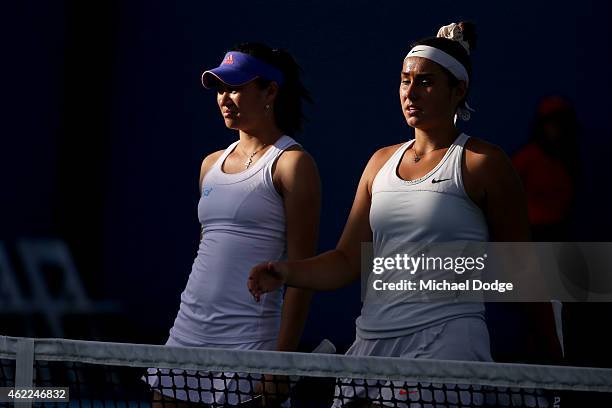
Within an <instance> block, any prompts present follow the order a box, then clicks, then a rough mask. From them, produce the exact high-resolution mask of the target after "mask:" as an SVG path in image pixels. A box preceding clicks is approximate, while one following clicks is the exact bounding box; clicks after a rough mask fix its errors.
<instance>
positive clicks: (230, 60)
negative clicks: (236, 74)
mask: <svg viewBox="0 0 612 408" xmlns="http://www.w3.org/2000/svg"><path fill="white" fill-rule="evenodd" d="M223 63H224V64H228V65H232V64H233V63H234V57H233V56H232V54H230V55H228V56H227V57H225V60H224V61H223Z"/></svg>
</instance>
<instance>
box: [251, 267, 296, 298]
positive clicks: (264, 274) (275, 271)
mask: <svg viewBox="0 0 612 408" xmlns="http://www.w3.org/2000/svg"><path fill="white" fill-rule="evenodd" d="M287 273H288V270H287V268H286V266H285V264H284V262H265V263H260V264H259V265H256V266H255V267H254V268H253V269H251V272H250V273H249V279H248V280H247V286H248V288H249V292H251V295H253V297H254V298H255V301H257V302H259V300H260V298H261V295H262V294H264V293H268V292H272V291H273V290H276V289H278V288H280V287H281V286H283V285H284V284H285V282H286V281H287Z"/></svg>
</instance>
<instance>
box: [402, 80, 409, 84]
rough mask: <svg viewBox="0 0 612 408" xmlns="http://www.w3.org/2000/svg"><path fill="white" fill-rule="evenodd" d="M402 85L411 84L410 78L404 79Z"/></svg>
mask: <svg viewBox="0 0 612 408" xmlns="http://www.w3.org/2000/svg"><path fill="white" fill-rule="evenodd" d="M402 85H410V81H408V80H403V81H402Z"/></svg>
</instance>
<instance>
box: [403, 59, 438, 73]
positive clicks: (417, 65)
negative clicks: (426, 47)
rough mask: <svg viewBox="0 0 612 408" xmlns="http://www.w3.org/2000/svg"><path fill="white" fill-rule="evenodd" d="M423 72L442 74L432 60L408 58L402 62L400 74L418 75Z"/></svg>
mask: <svg viewBox="0 0 612 408" xmlns="http://www.w3.org/2000/svg"><path fill="white" fill-rule="evenodd" d="M423 72H427V73H429V74H438V73H442V69H441V68H440V66H439V65H438V64H436V63H435V62H433V61H432V60H430V59H427V58H423V57H408V58H406V59H405V60H404V64H403V65H402V73H406V74H420V73H423Z"/></svg>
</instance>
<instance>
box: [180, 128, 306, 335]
mask: <svg viewBox="0 0 612 408" xmlns="http://www.w3.org/2000/svg"><path fill="white" fill-rule="evenodd" d="M237 144H238V141H236V142H234V143H232V144H231V145H230V146H229V147H228V148H227V149H226V150H225V152H224V153H223V154H222V155H221V157H220V158H219V159H218V160H217V161H216V162H215V164H214V165H213V166H212V167H211V168H210V170H209V171H208V173H207V174H206V176H205V177H204V180H203V181H202V195H201V197H200V201H199V203H198V218H199V220H200V223H201V224H202V227H203V232H204V234H203V238H202V240H201V241H200V245H199V248H198V254H197V256H196V258H195V261H194V262H193V266H192V269H191V274H190V275H189V280H188V282H187V287H186V288H185V290H184V291H183V293H182V294H181V306H180V309H179V312H178V315H177V317H176V319H175V321H174V327H173V328H172V329H171V330H170V335H171V336H172V337H174V338H176V339H178V340H181V341H184V342H192V343H193V342H196V343H197V342H199V343H207V344H241V343H250V342H259V341H266V340H272V339H276V338H277V336H278V331H279V328H280V314H281V305H282V293H281V290H280V289H279V290H277V291H275V292H271V293H268V294H266V295H265V296H263V297H262V300H261V301H260V302H259V303H257V302H255V300H254V299H253V297H252V296H251V294H250V293H249V291H248V289H247V285H246V284H247V277H248V274H249V271H250V270H251V268H252V267H253V266H255V265H256V264H258V263H260V262H265V261H269V260H278V259H281V258H283V257H285V253H286V241H285V211H284V207H283V200H282V198H281V196H280V195H279V194H278V192H277V191H276V189H275V188H274V184H273V182H272V166H273V164H274V162H275V161H276V159H277V158H278V157H279V155H280V154H281V153H282V152H283V151H284V150H285V149H287V148H288V147H290V146H293V145H298V144H297V143H296V142H295V140H293V139H292V138H291V137H289V136H282V137H281V138H279V139H278V140H277V141H276V143H275V144H274V145H273V146H271V147H270V148H269V149H268V150H267V151H266V152H265V153H264V154H263V156H262V157H261V158H260V159H259V160H257V161H256V162H255V163H254V164H253V166H252V167H250V168H248V169H246V170H244V171H242V172H240V173H235V174H227V173H224V172H223V171H222V170H221V166H222V164H223V162H224V161H225V159H226V157H227V156H228V155H229V154H230V153H231V152H232V151H233V150H234V148H235V147H236V145H237Z"/></svg>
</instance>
